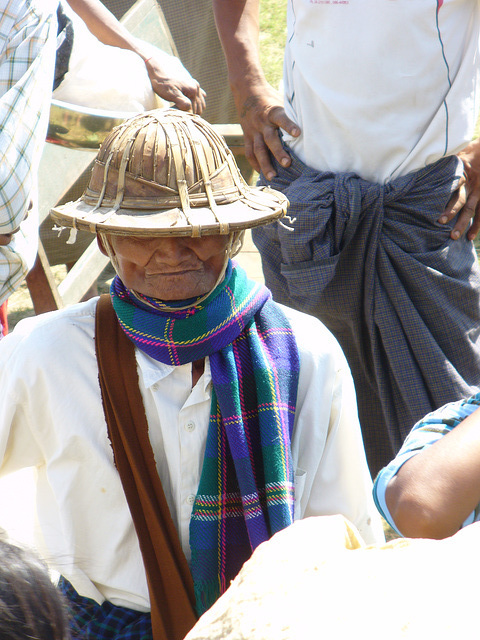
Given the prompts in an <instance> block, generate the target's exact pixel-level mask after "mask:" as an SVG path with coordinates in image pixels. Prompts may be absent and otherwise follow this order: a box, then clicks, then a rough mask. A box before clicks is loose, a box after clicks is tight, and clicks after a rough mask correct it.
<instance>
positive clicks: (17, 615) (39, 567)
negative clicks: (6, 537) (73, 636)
mask: <svg viewBox="0 0 480 640" xmlns="http://www.w3.org/2000/svg"><path fill="white" fill-rule="evenodd" d="M0 638H1V639H2V640H27V639H28V640H30V639H32V640H67V639H68V638H69V632H68V624H67V614H66V609H65V607H64V604H63V600H62V596H61V594H60V593H59V592H58V591H57V589H56V587H55V586H54V585H53V583H52V581H51V580H50V576H49V574H48V571H47V568H46V566H45V565H44V564H43V562H41V561H40V560H39V559H38V558H37V557H36V556H35V555H34V554H33V553H32V552H31V551H27V550H26V549H22V548H20V547H16V546H14V545H12V544H9V543H7V542H5V541H3V540H0Z"/></svg>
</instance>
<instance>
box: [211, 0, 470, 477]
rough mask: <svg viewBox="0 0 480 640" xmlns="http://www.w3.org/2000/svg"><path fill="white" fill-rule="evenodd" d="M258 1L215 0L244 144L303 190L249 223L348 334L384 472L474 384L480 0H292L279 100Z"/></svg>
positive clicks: (309, 298) (283, 268)
mask: <svg viewBox="0 0 480 640" xmlns="http://www.w3.org/2000/svg"><path fill="white" fill-rule="evenodd" d="M258 4H259V2H258V0H216V1H214V8H215V11H216V18H217V26H218V28H219V32H220V36H221V39H222V43H223V47H224V50H225V53H226V57H227V62H228V66H229V75H230V83H231V86H232V88H233V91H234V95H235V99H236V104H237V109H238V111H239V114H240V117H241V122H242V126H243V128H244V132H245V138H246V152H247V155H248V157H249V158H250V161H251V163H252V164H253V166H254V167H255V168H256V169H257V170H261V171H262V178H261V180H262V182H263V183H264V184H266V183H268V184H270V185H271V186H273V187H274V188H276V189H278V190H281V191H283V192H284V193H285V195H287V197H288V199H289V201H290V209H289V215H290V222H289V223H285V221H282V222H281V223H273V224H271V225H267V226H266V227H264V228H262V229H259V230H258V231H254V233H253V236H254V241H255V243H256V245H257V247H258V248H259V250H260V253H261V254H262V260H263V268H264V273H265V279H266V283H267V285H268V286H269V288H270V289H271V290H272V292H273V295H274V298H275V299H276V300H277V301H279V302H282V303H284V304H287V305H290V306H293V307H295V308H298V309H301V310H303V311H307V312H309V313H312V314H313V315H316V316H317V317H319V318H320V319H321V320H322V321H323V322H324V323H325V324H326V325H327V326H328V327H329V328H330V329H331V330H332V332H333V333H334V334H335V335H336V337H337V338H338V340H339V341H340V344H341V345H342V347H343V349H344V351H345V353H346V355H347V359H348V360H349V364H350V366H351V368H352V372H353V376H354V380H355V384H356V388H357V394H358V399H359V409H360V419H361V423H362V430H363V436H364V440H365V445H366V450H367V456H368V459H369V465H370V469H371V471H372V474H375V473H376V472H377V471H378V469H379V468H381V467H382V466H384V465H385V464H386V463H387V462H388V461H389V460H390V459H391V458H392V457H393V455H394V454H395V453H396V451H397V450H398V449H399V447H400V446H401V444H402V442H403V439H404V437H405V436H406V434H407V433H408V431H409V429H410V428H411V427H412V425H413V424H414V423H415V422H416V421H417V420H418V419H420V418H421V417H423V416H424V415H425V414H426V413H428V412H429V411H431V410H433V409H435V408H436V407H438V406H440V405H442V404H444V403H445V402H448V401H451V400H454V399H456V398H458V397H461V396H465V395H471V394H472V393H475V392H476V391H477V389H478V386H477V385H478V367H479V363H480V329H479V328H480V322H479V321H480V300H479V291H480V273H479V270H478V267H477V260H476V255H475V251H474V247H473V244H472V242H471V241H472V240H473V238H474V237H475V235H476V233H477V231H478V229H479V228H480V216H478V215H475V214H476V206H477V203H478V200H479V195H480V145H479V144H478V143H470V140H471V139H472V136H473V131H474V125H475V120H476V115H477V111H478V94H479V92H478V89H479V70H480V64H479V60H480V57H479V36H480V3H479V2H478V0H466V1H462V2H460V1H458V0H438V1H437V2H431V1H425V0H419V1H418V2H412V1H410V0H396V1H395V2H384V1H383V0H343V1H333V0H311V1H310V2H305V1H301V0H292V1H291V2H289V4H288V33H287V45H286V50H285V66H284V90H285V95H284V101H283V104H282V101H281V99H280V98H279V96H278V95H277V94H276V92H275V91H273V89H272V88H271V87H270V86H269V85H268V84H267V82H266V80H265V77H264V75H263V72H262V70H261V68H260V65H259V61H258V42H257V41H258V20H257V13H258ZM279 134H280V135H279ZM472 218H473V222H472V223H471V220H472ZM470 223H471V226H469V225H470Z"/></svg>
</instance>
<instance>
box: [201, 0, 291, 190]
mask: <svg viewBox="0 0 480 640" xmlns="http://www.w3.org/2000/svg"><path fill="white" fill-rule="evenodd" d="M213 10H214V13H215V20H216V23H217V29H218V33H219V36H220V40H221V42H222V46H223V50H224V53H225V57H226V60H227V65H228V75H229V80H230V86H231V88H232V92H233V95H234V98H235V104H236V107H237V111H238V114H239V118H240V123H241V125H242V128H243V131H244V134H245V155H246V156H247V158H248V160H249V161H250V163H251V165H252V166H253V168H254V169H256V170H257V171H260V170H261V171H262V172H263V173H264V175H265V176H266V177H267V179H271V178H272V177H273V176H274V175H275V171H274V169H273V167H272V164H271V162H270V157H269V151H270V152H271V153H272V154H273V155H274V156H275V157H276V159H277V160H278V161H279V162H280V163H281V164H282V165H284V166H288V165H289V164H290V157H289V155H288V154H287V153H286V152H285V150H284V149H283V147H282V144H281V141H280V138H279V136H278V129H279V128H282V129H285V130H286V131H288V132H289V133H290V134H291V135H292V136H298V135H299V134H300V130H299V128H298V126H297V125H296V124H295V123H294V122H292V121H291V120H290V119H289V118H288V117H287V116H286V114H285V111H284V109H283V103H282V99H281V97H280V96H279V94H278V92H277V91H275V90H274V89H273V87H271V86H270V85H269V84H268V82H267V81H266V79H265V76H264V73H263V70H262V67H261V65H260V58H259V46H258V36H259V22H258V12H259V0H213Z"/></svg>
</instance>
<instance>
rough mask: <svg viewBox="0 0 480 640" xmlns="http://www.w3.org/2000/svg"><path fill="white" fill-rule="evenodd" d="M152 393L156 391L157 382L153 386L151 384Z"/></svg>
mask: <svg viewBox="0 0 480 640" xmlns="http://www.w3.org/2000/svg"><path fill="white" fill-rule="evenodd" d="M152 391H158V382H155V384H152Z"/></svg>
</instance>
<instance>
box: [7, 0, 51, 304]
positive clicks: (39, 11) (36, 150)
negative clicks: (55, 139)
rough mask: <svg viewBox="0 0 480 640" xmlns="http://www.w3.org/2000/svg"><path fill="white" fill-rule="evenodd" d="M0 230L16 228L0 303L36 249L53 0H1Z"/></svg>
mask: <svg viewBox="0 0 480 640" xmlns="http://www.w3.org/2000/svg"><path fill="white" fill-rule="evenodd" d="M1 4H2V5H3V8H2V11H1V13H0V234H9V233H12V232H13V231H15V230H17V229H18V228H19V227H20V231H18V233H16V234H15V236H14V237H13V239H12V241H11V242H10V244H8V245H6V246H0V304H1V303H2V302H3V301H4V300H5V299H7V298H8V296H9V295H10V294H11V293H12V292H13V291H14V290H15V289H16V288H17V287H18V286H19V284H20V283H21V282H22V280H23V279H24V277H25V275H26V274H27V271H28V268H29V267H31V266H32V263H33V260H34V258H35V253H36V247H37V233H38V222H37V219H36V216H35V208H34V209H33V210H31V211H30V213H29V217H30V220H28V219H27V220H25V222H23V220H24V218H25V216H26V213H27V211H28V209H29V205H30V202H31V200H32V196H34V193H35V187H36V179H37V169H38V164H39V161H40V156H41V152H42V149H43V143H44V140H45V134H46V128H47V124H48V115H49V104H50V98H51V91H52V83H53V73H54V67H55V49H56V35H57V20H56V8H57V4H58V0H1Z"/></svg>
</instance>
